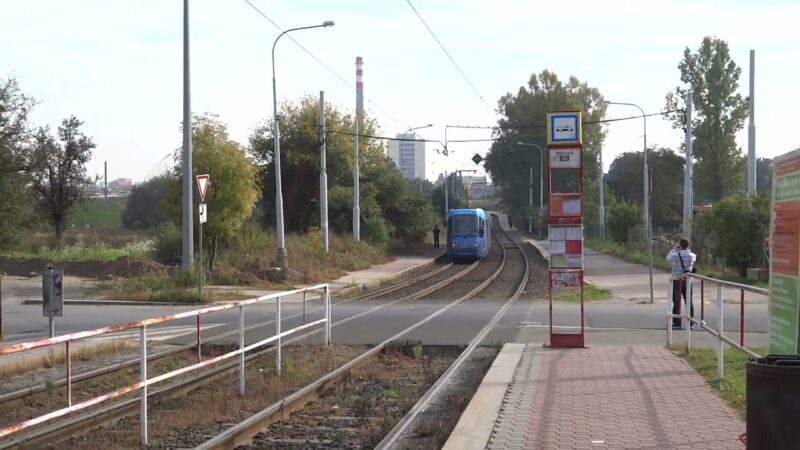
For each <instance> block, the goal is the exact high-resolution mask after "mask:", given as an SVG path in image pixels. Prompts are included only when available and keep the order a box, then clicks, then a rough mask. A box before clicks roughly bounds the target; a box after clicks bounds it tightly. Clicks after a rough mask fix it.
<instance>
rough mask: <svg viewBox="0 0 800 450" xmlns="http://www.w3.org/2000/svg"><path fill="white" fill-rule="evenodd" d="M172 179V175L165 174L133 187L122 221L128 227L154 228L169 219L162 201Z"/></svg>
mask: <svg viewBox="0 0 800 450" xmlns="http://www.w3.org/2000/svg"><path fill="white" fill-rule="evenodd" d="M171 180H172V177H171V176H170V175H167V174H165V175H160V176H157V177H155V178H151V179H149V180H147V181H145V182H144V183H141V184H138V185H136V186H134V187H133V191H132V192H131V196H130V198H129V199H128V203H127V205H125V211H123V212H122V223H124V224H125V227H126V228H130V229H146V228H152V227H154V226H156V225H158V224H160V223H162V222H165V221H166V220H167V217H166V215H165V214H164V212H163V211H162V209H161V203H162V202H163V200H164V196H165V195H166V193H167V187H168V186H169V183H170V181H171Z"/></svg>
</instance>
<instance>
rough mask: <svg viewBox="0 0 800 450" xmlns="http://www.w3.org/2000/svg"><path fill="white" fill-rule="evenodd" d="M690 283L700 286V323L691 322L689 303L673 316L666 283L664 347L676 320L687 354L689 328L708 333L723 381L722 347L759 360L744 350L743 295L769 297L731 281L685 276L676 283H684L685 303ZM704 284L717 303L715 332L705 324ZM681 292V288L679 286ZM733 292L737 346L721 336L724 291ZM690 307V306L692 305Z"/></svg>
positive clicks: (670, 292)
mask: <svg viewBox="0 0 800 450" xmlns="http://www.w3.org/2000/svg"><path fill="white" fill-rule="evenodd" d="M694 280H698V281H699V282H700V319H699V320H698V319H695V318H694V317H693V314H692V311H691V309H690V307H689V304H690V303H689V302H687V301H682V302H679V303H678V304H679V305H680V313H679V314H673V312H672V307H673V300H672V297H673V290H674V286H673V281H672V280H670V282H669V286H668V288H667V345H672V320H673V319H676V318H680V319H681V325H682V327H683V331H685V333H686V347H687V350H689V349H691V346H692V325H697V326H698V327H699V328H700V329H702V330H704V331H706V332H708V333H710V334H711V335H713V336H715V337H716V338H717V341H718V345H717V376H718V377H719V378H723V377H724V375H725V368H724V365H725V356H724V350H725V344H728V345H730V346H731V347H733V348H735V349H737V350H739V351H741V352H743V353H746V354H748V355H750V356H753V357H756V358H758V357H760V356H761V355H759V354H757V353H755V352H753V351H752V350H749V349H748V348H747V347H745V333H744V329H745V321H744V317H745V308H744V293H745V292H752V293H754V294H759V295H764V296H769V289H764V288H759V287H755V286H749V285H746V284H741V283H734V282H732V281H725V280H720V279H717V278H711V277H707V276H704V275H697V274H693V273H687V274H686V278H685V279H683V280H680V281H681V282H682V283H688V284H687V287H686V296H687V297H688V299H689V300H692V297H693V295H692V294H693V292H692V291H693V287H694V284H695V283H694V282H693V281H694ZM706 283H711V284H712V285H715V286H716V300H717V302H716V303H717V327H716V329H714V328H712V327H710V326H709V325H708V324H707V323H706V321H705V285H706ZM681 288H682V286H681ZM726 288H728V289H734V290H738V291H739V305H740V306H739V342H736V341H735V340H734V339H731V338H729V337H728V336H725V328H724V312H725V311H724V303H725V289H726ZM692 304H693V303H692Z"/></svg>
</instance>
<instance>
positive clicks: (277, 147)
mask: <svg viewBox="0 0 800 450" xmlns="http://www.w3.org/2000/svg"><path fill="white" fill-rule="evenodd" d="M332 26H333V21H331V20H326V21H325V22H322V24H320V25H311V26H308V27H298V28H290V29H288V30H286V31H284V32H282V33H281V34H279V35H278V37H277V38H275V42H274V43H273V44H272V108H273V115H272V119H273V124H272V127H273V128H272V145H273V149H274V151H275V217H276V226H277V234H278V254H277V257H276V259H277V264H278V267H279V268H280V269H281V271H282V272H283V273H284V274H285V273H286V272H285V271H286V246H285V244H284V239H283V192H282V190H281V136H280V127H279V126H278V94H277V89H276V87H275V46H276V45H277V44H278V40H279V39H280V38H281V37H283V35H285V34H287V33H290V32H292V31H298V30H310V29H312V28H322V27H332Z"/></svg>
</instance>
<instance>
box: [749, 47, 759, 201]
mask: <svg viewBox="0 0 800 450" xmlns="http://www.w3.org/2000/svg"><path fill="white" fill-rule="evenodd" d="M755 75H756V51H755V50H750V104H749V105H748V106H747V112H748V113H749V116H750V123H749V125H748V126H747V193H748V194H749V195H753V194H755V193H756V179H757V176H758V174H757V173H756V91H755V90H756V84H755Z"/></svg>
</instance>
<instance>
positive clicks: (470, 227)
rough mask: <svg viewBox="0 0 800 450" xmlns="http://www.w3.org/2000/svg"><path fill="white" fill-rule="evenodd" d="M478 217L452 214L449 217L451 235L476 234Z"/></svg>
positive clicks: (478, 226)
mask: <svg viewBox="0 0 800 450" xmlns="http://www.w3.org/2000/svg"><path fill="white" fill-rule="evenodd" d="M479 222H480V219H478V218H477V217H475V216H453V217H452V218H451V219H450V228H451V230H450V234H451V235H452V236H477V235H478V229H479V228H480V223H479Z"/></svg>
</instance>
